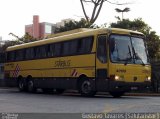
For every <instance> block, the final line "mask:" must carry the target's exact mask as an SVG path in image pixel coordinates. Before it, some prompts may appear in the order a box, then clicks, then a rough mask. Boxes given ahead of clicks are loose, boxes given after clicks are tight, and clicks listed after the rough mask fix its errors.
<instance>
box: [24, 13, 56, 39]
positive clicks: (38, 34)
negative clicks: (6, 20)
mask: <svg viewBox="0 0 160 119" xmlns="http://www.w3.org/2000/svg"><path fill="white" fill-rule="evenodd" d="M55 28H56V25H55V24H52V23H48V22H42V23H40V22H39V16H38V15H34V16H33V24H30V25H25V33H29V34H30V35H31V36H33V37H34V38H36V39H42V38H46V37H47V36H48V35H50V34H54V32H55Z"/></svg>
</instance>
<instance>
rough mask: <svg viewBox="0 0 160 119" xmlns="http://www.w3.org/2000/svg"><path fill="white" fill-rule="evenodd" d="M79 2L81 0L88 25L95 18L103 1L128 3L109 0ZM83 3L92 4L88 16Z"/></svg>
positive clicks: (82, 0) (83, 0)
mask: <svg viewBox="0 0 160 119" xmlns="http://www.w3.org/2000/svg"><path fill="white" fill-rule="evenodd" d="M80 2H81V6H82V10H83V13H84V16H85V18H86V21H87V23H88V25H92V24H93V23H94V22H95V21H96V20H97V18H98V16H99V13H100V11H101V9H102V6H103V3H104V2H108V3H110V4H116V5H124V4H129V3H118V2H116V3H113V2H110V1H109V0H80ZM84 3H91V4H93V10H92V14H91V16H90V17H89V16H88V15H87V12H86V9H85V6H84Z"/></svg>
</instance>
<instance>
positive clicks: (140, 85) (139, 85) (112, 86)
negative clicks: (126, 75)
mask: <svg viewBox="0 0 160 119" xmlns="http://www.w3.org/2000/svg"><path fill="white" fill-rule="evenodd" d="M150 86H151V82H147V81H145V82H124V81H110V82H109V91H124V92H129V91H131V90H138V91H146V90H148V89H149V88H150Z"/></svg>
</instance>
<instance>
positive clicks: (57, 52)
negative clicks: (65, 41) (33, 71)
mask: <svg viewBox="0 0 160 119" xmlns="http://www.w3.org/2000/svg"><path fill="white" fill-rule="evenodd" d="M61 51H62V43H55V52H54V54H53V55H54V56H56V57H58V56H60V55H61Z"/></svg>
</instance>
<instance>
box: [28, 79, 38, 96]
mask: <svg viewBox="0 0 160 119" xmlns="http://www.w3.org/2000/svg"><path fill="white" fill-rule="evenodd" d="M27 90H28V92H30V93H34V92H36V88H35V86H34V82H33V80H31V79H30V80H29V81H28V83H27Z"/></svg>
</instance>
